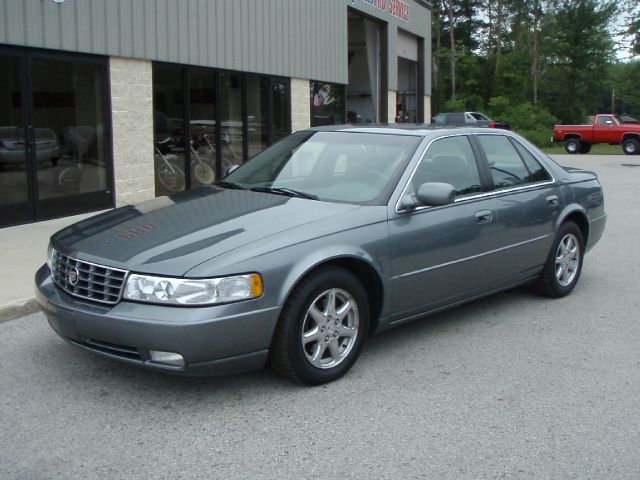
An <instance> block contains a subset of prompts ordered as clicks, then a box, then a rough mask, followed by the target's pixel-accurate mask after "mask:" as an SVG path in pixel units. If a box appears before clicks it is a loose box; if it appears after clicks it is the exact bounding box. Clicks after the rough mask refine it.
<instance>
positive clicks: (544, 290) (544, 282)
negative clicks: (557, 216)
mask: <svg viewBox="0 0 640 480" xmlns="http://www.w3.org/2000/svg"><path fill="white" fill-rule="evenodd" d="M583 259H584V237H583V236H582V231H581V230H580V228H578V226H577V225H576V224H575V223H573V222H567V223H565V224H563V225H562V226H561V227H560V229H559V230H558V234H557V235H556V239H555V241H554V242H553V246H552V247H551V251H550V252H549V256H548V258H547V261H546V262H545V265H544V268H543V270H542V273H541V274H540V277H538V281H537V284H536V287H537V290H538V292H539V293H541V294H543V295H546V296H548V297H553V298H559V297H564V296H565V295H568V294H569V293H571V291H572V290H573V289H574V288H575V286H576V284H577V283H578V279H579V278H580V272H581V271H582V262H583Z"/></svg>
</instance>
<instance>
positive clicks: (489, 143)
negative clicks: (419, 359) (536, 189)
mask: <svg viewBox="0 0 640 480" xmlns="http://www.w3.org/2000/svg"><path fill="white" fill-rule="evenodd" d="M478 141H479V142H480V145H482V148H483V150H484V152H485V155H486V157H487V161H488V162H489V169H490V170H491V177H492V179H493V184H494V186H495V187H496V188H507V187H513V186H516V185H524V184H527V183H532V182H536V181H542V180H548V179H549V177H548V174H547V172H546V171H545V170H544V169H543V168H542V166H541V165H540V164H539V163H538V162H537V161H536V160H535V159H534V158H533V157H532V156H531V154H529V152H527V151H526V150H525V149H524V148H523V147H521V146H516V144H514V143H512V142H511V140H509V138H507V137H506V136H503V135H479V136H478ZM527 154H528V158H527V161H526V162H525V160H524V158H523V157H526V155H527ZM521 155H522V156H521ZM527 162H528V163H529V164H530V165H528V164H527Z"/></svg>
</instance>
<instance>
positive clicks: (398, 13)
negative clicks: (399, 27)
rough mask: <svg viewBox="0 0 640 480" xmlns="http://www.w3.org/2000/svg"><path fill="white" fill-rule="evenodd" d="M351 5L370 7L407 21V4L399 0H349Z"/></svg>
mask: <svg viewBox="0 0 640 480" xmlns="http://www.w3.org/2000/svg"><path fill="white" fill-rule="evenodd" d="M350 2H351V5H356V4H357V3H358V2H362V3H366V4H367V5H371V6H372V7H374V8H375V9H377V10H380V11H381V12H385V11H389V15H391V16H392V17H396V18H399V19H400V20H403V21H405V22H408V21H409V4H408V3H405V2H403V1H401V0H350Z"/></svg>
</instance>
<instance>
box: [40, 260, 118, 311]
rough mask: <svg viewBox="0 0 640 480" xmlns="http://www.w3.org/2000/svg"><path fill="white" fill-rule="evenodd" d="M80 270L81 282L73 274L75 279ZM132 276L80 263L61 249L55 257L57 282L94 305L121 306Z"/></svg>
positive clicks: (53, 276)
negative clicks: (124, 292) (123, 291)
mask: <svg viewBox="0 0 640 480" xmlns="http://www.w3.org/2000/svg"><path fill="white" fill-rule="evenodd" d="M74 269H75V270H74ZM76 271H77V280H76V281H73V282H72V280H71V279H70V274H71V277H73V276H74V274H75V273H76ZM128 273H129V272H127V271H126V270H120V269H118V268H111V267H104V266H102V265H96V264H95V263H90V262H85V261H84V260H78V259H77V258H73V257H69V256H67V255H63V254H61V253H60V252H58V251H57V250H54V251H53V255H52V257H51V277H52V278H53V281H54V283H55V284H56V285H58V286H59V287H60V288H62V289H63V290H64V291H65V292H67V293H70V294H71V295H74V296H76V297H80V298H85V299H87V300H92V301H94V302H100V303H109V304H115V303H118V302H119V301H120V298H121V297H122V290H123V289H124V283H125V280H126V278H127V274H128ZM74 283H75V285H74Z"/></svg>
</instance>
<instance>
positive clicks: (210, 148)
mask: <svg viewBox="0 0 640 480" xmlns="http://www.w3.org/2000/svg"><path fill="white" fill-rule="evenodd" d="M189 118H190V120H189V138H190V143H189V153H190V167H191V168H190V169H189V171H190V174H191V188H195V187H200V186H202V185H211V184H212V183H213V182H215V180H216V174H215V172H216V147H215V145H216V136H217V135H216V76H215V72H213V71H211V70H209V69H193V70H192V71H191V72H190V76H189Z"/></svg>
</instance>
